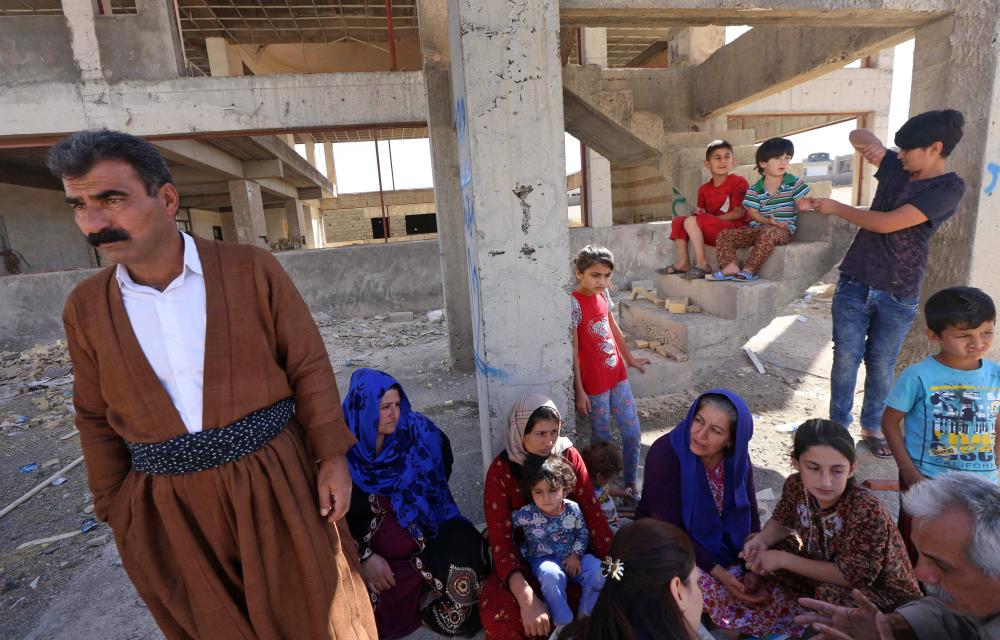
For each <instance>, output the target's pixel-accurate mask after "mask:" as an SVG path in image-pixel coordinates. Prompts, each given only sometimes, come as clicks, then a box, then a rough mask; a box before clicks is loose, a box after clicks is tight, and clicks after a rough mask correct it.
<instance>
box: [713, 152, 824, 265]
mask: <svg viewBox="0 0 1000 640" xmlns="http://www.w3.org/2000/svg"><path fill="white" fill-rule="evenodd" d="M793 155H795V146H794V145H793V144H792V141H791V140H788V139H786V138H771V139H770V140H766V141H764V143H763V144H762V145H760V147H758V148H757V155H756V158H755V159H756V161H757V172H758V173H760V174H761V179H760V180H758V181H757V182H756V183H755V184H753V185H752V186H751V187H750V188H749V189H748V190H747V194H746V197H744V198H743V207H744V208H745V209H746V211H747V213H748V214H749V215H750V218H751V222H750V226H748V227H745V228H743V229H726V230H724V231H721V232H720V233H719V235H718V237H717V238H716V239H715V255H716V257H717V258H718V260H719V271H717V272H716V273H714V274H713V275H712V276H711V277H710V278H709V279H710V280H738V281H742V282H749V281H750V280H756V279H757V278H758V277H759V276H758V275H757V271H758V270H760V267H761V265H762V264H764V261H765V260H767V257H768V256H769V255H771V251H773V250H774V248H775V247H778V246H781V245H785V244H788V243H789V242H791V241H792V235H793V234H794V233H795V227H796V225H797V223H798V213H797V212H796V208H795V202H796V201H797V200H799V199H800V198H802V197H804V196H805V195H806V194H808V193H809V186H808V185H807V184H806V183H805V182H803V181H802V180H801V179H800V178H796V177H795V176H793V175H792V174H790V173H788V172H787V170H788V163H789V162H791V161H792V156H793ZM744 247H751V249H750V257H749V259H748V260H747V261H746V264H744V265H743V269H740V267H739V264H738V263H737V262H736V250H737V249H741V248H744Z"/></svg>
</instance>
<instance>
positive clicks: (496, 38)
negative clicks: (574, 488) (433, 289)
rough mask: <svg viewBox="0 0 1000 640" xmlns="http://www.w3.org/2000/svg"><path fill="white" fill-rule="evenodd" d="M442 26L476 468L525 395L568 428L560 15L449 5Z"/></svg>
mask: <svg viewBox="0 0 1000 640" xmlns="http://www.w3.org/2000/svg"><path fill="white" fill-rule="evenodd" d="M448 21H449V25H448V26H449V42H450V45H451V74H452V96H453V99H454V101H455V127H456V132H457V138H458V156H459V175H460V176H461V185H462V207H463V213H464V219H465V243H466V257H467V263H468V271H469V293H470V301H471V305H472V330H473V334H472V335H473V345H474V349H475V351H474V357H475V362H476V377H477V382H478V386H479V416H480V418H479V419H480V427H481V435H482V445H483V459H484V464H486V463H488V462H489V461H490V459H491V458H492V455H493V452H494V451H497V450H499V449H501V448H502V447H503V446H504V438H505V434H506V432H507V415H508V412H509V410H510V407H511V406H512V405H513V403H514V402H515V400H516V399H517V398H519V397H520V396H521V395H523V394H525V393H528V392H536V393H542V394H545V395H547V396H549V397H551V398H552V399H553V400H554V401H555V403H556V405H557V406H558V407H559V410H560V412H562V414H563V415H564V416H566V420H565V422H564V428H565V429H566V430H567V431H572V426H573V422H574V421H573V414H574V412H573V404H572V402H570V391H571V388H572V366H571V360H572V347H571V343H570V334H569V317H570V316H569V313H570V305H569V295H568V293H567V290H566V285H567V283H568V282H569V281H570V280H571V277H572V276H571V274H570V261H569V257H570V254H569V226H568V225H567V224H566V176H565V168H566V159H565V157H564V151H563V149H564V143H563V131H565V123H564V122H563V104H562V69H561V67H560V63H559V5H558V3H556V2H535V1H534V0H508V2H505V3H499V2H490V3H480V2H473V1H472V0H449V2H448ZM512 122H516V123H517V126H515V127H512V126H511V123H512Z"/></svg>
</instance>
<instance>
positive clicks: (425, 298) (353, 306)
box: [0, 223, 673, 351]
mask: <svg viewBox="0 0 1000 640" xmlns="http://www.w3.org/2000/svg"><path fill="white" fill-rule="evenodd" d="M669 230H670V226H669V224H664V223H651V224H637V225H622V226H614V227H605V228H596V229H591V228H579V229H571V230H570V246H571V248H572V251H573V252H574V253H575V252H576V251H578V250H579V249H580V248H582V247H583V246H584V245H586V244H601V245H605V246H607V247H608V248H610V249H611V250H612V251H613V252H614V254H615V261H616V268H615V286H616V287H617V288H628V287H629V286H630V284H631V282H632V280H635V279H648V278H651V277H653V276H654V270H655V269H656V268H657V267H661V266H663V265H664V264H666V263H667V262H669V261H670V260H671V256H672V254H673V251H672V246H671V243H670V240H669V239H668V238H667V235H668V234H669ZM276 257H277V258H278V261H279V262H281V264H282V265H283V266H284V267H285V270H287V271H288V274H289V275H290V276H291V278H292V280H293V281H294V282H295V286H297V287H298V288H299V291H300V292H301V293H302V297H303V298H304V299H305V301H306V303H307V304H308V305H309V308H310V309H312V311H313V313H326V314H328V315H329V316H330V317H334V318H353V317H370V316H374V315H377V314H380V313H387V312H389V311H413V312H418V313H419V312H424V311H427V310H429V309H440V308H442V307H443V306H444V301H443V296H442V291H441V271H440V269H441V262H440V258H439V256H438V243H437V241H436V240H418V241H413V242H399V243H389V244H385V245H362V246H353V247H339V248H336V249H311V250H304V251H286V252H283V253H279V254H276ZM95 271H96V270H95V269H80V270H76V271H58V272H54V273H38V274H28V275H19V276H4V277H0V351H19V350H22V349H26V348H28V347H31V346H32V345H34V344H37V343H44V342H52V341H54V340H58V339H60V338H62V337H63V330H62V320H61V314H62V307H63V303H64V301H65V300H66V296H67V295H69V292H70V291H71V290H72V289H73V287H74V286H76V284H77V283H78V282H79V281H81V280H83V279H84V278H85V277H87V276H88V275H90V274H92V273H95Z"/></svg>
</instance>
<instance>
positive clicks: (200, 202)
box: [180, 193, 230, 209]
mask: <svg viewBox="0 0 1000 640" xmlns="http://www.w3.org/2000/svg"><path fill="white" fill-rule="evenodd" d="M180 206H181V208H182V209H218V208H219V207H228V206H230V200H229V194H228V193H217V194H214V195H204V196H196V195H190V196H188V195H181V204H180Z"/></svg>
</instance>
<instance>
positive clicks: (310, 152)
mask: <svg viewBox="0 0 1000 640" xmlns="http://www.w3.org/2000/svg"><path fill="white" fill-rule="evenodd" d="M306 160H308V161H309V164H311V165H312V166H313V168H314V169H315V168H316V141H315V140H313V139H312V138H311V137H310V138H306Z"/></svg>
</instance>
